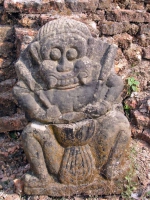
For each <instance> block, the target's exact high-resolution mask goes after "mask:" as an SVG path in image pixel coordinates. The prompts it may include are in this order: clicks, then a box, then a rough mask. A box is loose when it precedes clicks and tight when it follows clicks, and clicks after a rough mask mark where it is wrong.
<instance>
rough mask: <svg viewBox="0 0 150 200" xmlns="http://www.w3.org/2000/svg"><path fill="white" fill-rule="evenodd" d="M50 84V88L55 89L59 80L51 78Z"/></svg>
mask: <svg viewBox="0 0 150 200" xmlns="http://www.w3.org/2000/svg"><path fill="white" fill-rule="evenodd" d="M48 82H49V88H53V87H54V86H55V85H56V84H57V79H56V78H55V77H54V76H50V78H49V81H48Z"/></svg>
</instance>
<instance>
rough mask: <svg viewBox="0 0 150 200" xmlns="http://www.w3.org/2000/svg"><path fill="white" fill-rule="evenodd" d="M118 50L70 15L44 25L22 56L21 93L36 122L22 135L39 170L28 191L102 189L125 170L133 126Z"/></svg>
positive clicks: (20, 100)
mask: <svg viewBox="0 0 150 200" xmlns="http://www.w3.org/2000/svg"><path fill="white" fill-rule="evenodd" d="M115 55H116V46H115V45H109V44H108V43H106V42H104V41H101V40H100V39H99V38H93V37H92V36H91V33H90V31H89V30H88V28H87V26H86V25H85V24H83V23H81V22H78V21H75V20H72V19H67V18H61V19H57V20H54V21H51V22H48V23H47V24H46V25H44V26H43V27H42V28H41V29H40V30H39V32H38V34H37V36H36V37H35V39H34V40H33V42H32V43H31V44H30V45H29V46H28V47H27V49H26V50H25V51H24V52H23V53H22V54H21V56H20V58H19V60H18V62H17V63H16V71H17V75H18V83H17V85H16V86H15V87H14V95H15V97H16V99H17V101H18V103H19V104H20V105H21V106H22V108H23V109H24V111H25V114H26V117H27V119H28V120H29V122H30V123H29V124H28V125H27V127H26V128H25V129H24V130H23V133H22V140H23V146H24V150H25V153H26V156H27V159H28V161H29V163H30V164H31V169H32V172H33V173H31V174H26V176H25V180H24V183H25V188H24V190H25V192H26V193H27V194H47V195H51V196H61V195H65V194H64V193H65V191H69V192H70V193H69V194H68V193H67V194H66V195H73V194H77V193H83V192H84V193H87V194H90V191H92V190H93V191H94V193H97V194H100V193H102V191H101V190H100V189H102V188H104V185H105V187H106V184H109V183H110V182H109V180H111V182H112V181H114V185H115V181H116V180H117V179H118V178H119V179H121V177H124V176H125V174H126V172H127V170H128V151H129V143H130V126H129V123H128V120H127V119H126V117H125V116H124V114H123V113H122V112H121V104H120V93H121V91H122V89H123V82H122V79H121V78H120V77H118V76H117V75H116V74H115V72H114V69H113V62H114V58H115ZM67 189H68V190H67ZM105 190H106V188H105Z"/></svg>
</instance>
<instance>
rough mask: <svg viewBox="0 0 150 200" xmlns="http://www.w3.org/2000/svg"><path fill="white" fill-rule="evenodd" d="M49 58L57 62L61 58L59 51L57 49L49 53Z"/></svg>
mask: <svg viewBox="0 0 150 200" xmlns="http://www.w3.org/2000/svg"><path fill="white" fill-rule="evenodd" d="M50 58H51V59H52V60H59V59H60V58H61V51H60V50H59V49H58V48H54V49H52V50H51V52H50Z"/></svg>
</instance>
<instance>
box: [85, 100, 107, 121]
mask: <svg viewBox="0 0 150 200" xmlns="http://www.w3.org/2000/svg"><path fill="white" fill-rule="evenodd" d="M110 108H111V104H110V103H109V102H107V101H104V100H103V101H102V102H100V103H99V102H97V103H96V104H94V105H92V104H88V105H87V106H86V107H85V108H84V112H85V113H86V114H88V115H89V116H90V117H92V118H97V117H100V116H102V115H105V114H106V113H107V112H108V111H109V110H110Z"/></svg>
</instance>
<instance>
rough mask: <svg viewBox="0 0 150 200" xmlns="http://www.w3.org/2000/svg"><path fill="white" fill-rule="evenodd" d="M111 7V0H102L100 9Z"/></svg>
mask: <svg viewBox="0 0 150 200" xmlns="http://www.w3.org/2000/svg"><path fill="white" fill-rule="evenodd" d="M110 5H111V0H100V1H99V5H98V8H99V9H102V10H103V9H106V8H110Z"/></svg>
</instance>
